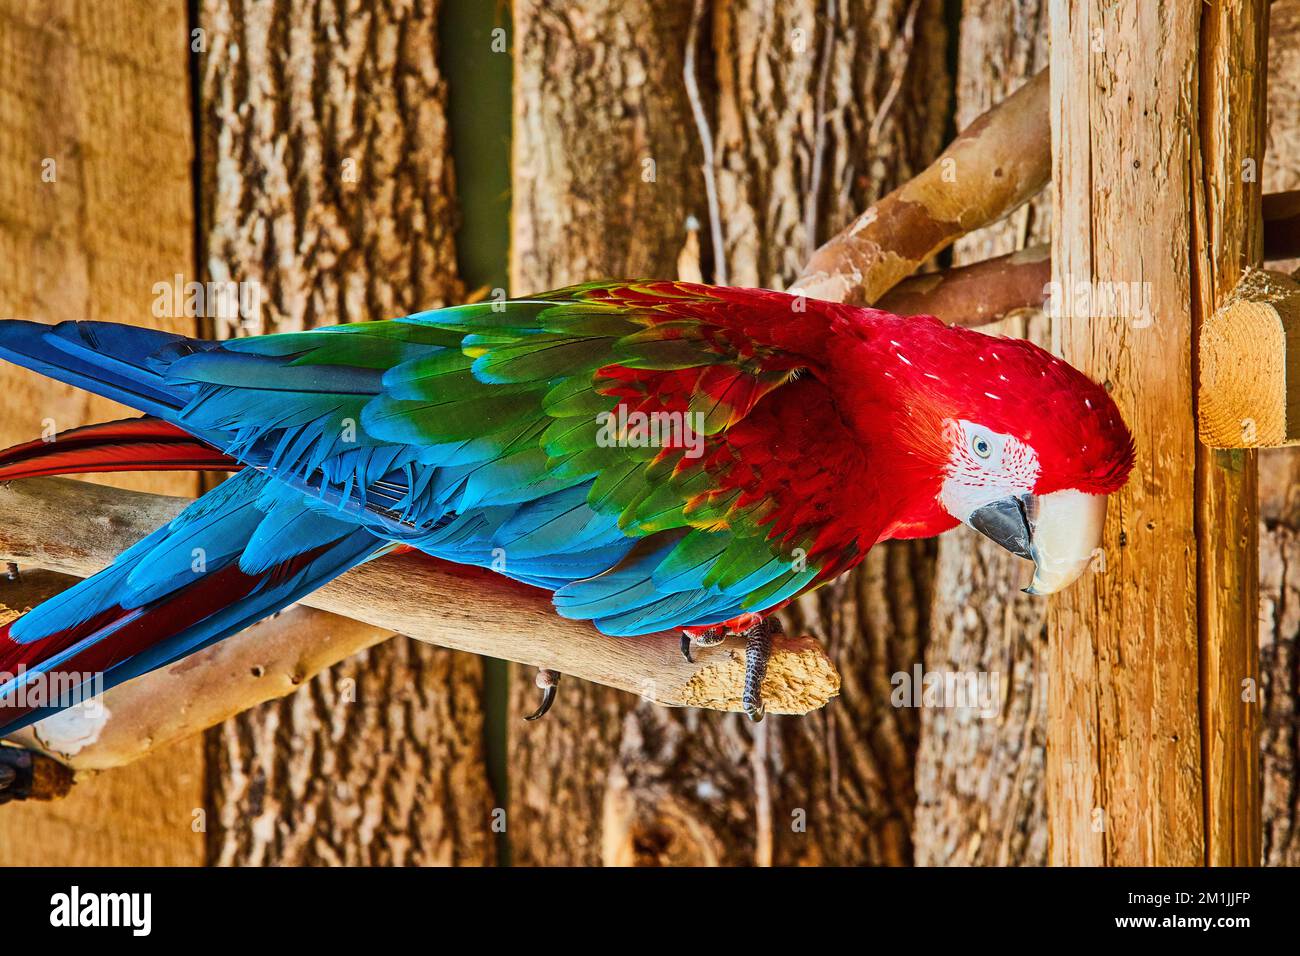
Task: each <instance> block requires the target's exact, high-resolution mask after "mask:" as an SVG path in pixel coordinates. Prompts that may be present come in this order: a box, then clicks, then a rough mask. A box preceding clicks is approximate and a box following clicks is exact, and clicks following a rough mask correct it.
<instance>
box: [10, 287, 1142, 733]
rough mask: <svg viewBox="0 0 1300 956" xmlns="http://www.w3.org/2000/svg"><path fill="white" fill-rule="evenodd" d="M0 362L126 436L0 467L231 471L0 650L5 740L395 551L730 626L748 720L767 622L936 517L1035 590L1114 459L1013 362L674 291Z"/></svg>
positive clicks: (863, 317)
mask: <svg viewBox="0 0 1300 956" xmlns="http://www.w3.org/2000/svg"><path fill="white" fill-rule="evenodd" d="M0 358H4V359H7V360H8V361H10V362H13V363H16V364H18V365H22V366H25V367H27V368H29V369H34V370H36V371H38V372H41V373H43V374H45V375H48V376H51V377H53V378H56V379H58V380H60V381H63V382H67V383H71V384H73V385H76V386H79V387H82V388H85V389H88V390H90V391H92V392H96V393H98V394H100V395H104V396H107V397H108V398H111V399H114V400H116V401H119V402H122V403H124V404H126V405H129V406H132V407H134V408H136V409H138V410H139V411H141V412H144V413H145V414H146V415H147V416H149V417H148V418H146V419H143V420H140V421H137V422H126V423H115V424H112V425H108V426H96V427H93V428H91V429H86V430H77V431H74V432H72V433H69V434H68V435H67V437H66V438H64V439H62V440H61V441H56V442H54V443H53V445H52V446H46V448H45V450H43V451H41V450H39V449H36V448H35V446H36V443H33V445H32V446H26V447H25V448H20V449H16V450H15V451H14V452H11V453H9V454H8V455H7V456H3V455H0V478H13V477H15V476H19V475H25V474H37V473H42V474H49V473H54V472H57V471H68V470H114V469H117V468H123V467H132V466H137V467H229V468H235V469H239V470H237V472H236V473H235V474H234V475H233V476H232V477H230V478H229V479H227V480H226V481H224V482H223V483H221V484H220V485H218V486H217V487H216V488H214V489H213V490H211V491H209V492H208V493H207V494H205V495H203V496H202V497H200V498H199V499H197V500H196V501H195V502H194V503H193V504H191V505H190V506H189V507H187V508H186V509H185V510H184V511H183V512H182V513H181V514H180V515H179V516H178V517H177V518H176V519H175V520H173V521H171V522H170V523H169V524H167V525H165V526H164V527H161V528H159V529H158V530H157V531H155V532H154V533H152V534H151V535H149V536H148V537H146V538H145V539H143V540H142V541H140V542H139V543H137V544H135V545H134V546H132V547H130V548H128V549H127V550H125V551H124V552H122V554H121V555H119V556H118V557H117V559H116V560H115V561H114V563H113V564H112V565H111V566H109V567H108V568H106V569H105V570H103V571H101V572H100V573H98V574H96V575H94V576H92V577H90V578H87V579H86V580H84V581H82V582H80V583H78V584H77V585H75V586H74V587H72V588H70V589H68V590H67V591H64V592H63V593H61V594H59V595H57V596H56V597H53V598H51V599H50V600H48V601H46V602H44V603H43V604H41V605H39V606H38V607H36V608H34V609H33V610H32V611H30V612H29V613H28V614H27V615H25V616H24V617H22V618H19V619H18V620H16V621H14V622H12V623H11V624H9V625H8V626H6V627H4V628H3V629H0V728H3V729H6V730H13V729H16V728H17V727H19V726H21V725H23V724H25V723H29V722H31V721H33V720H36V719H39V718H41V717H43V716H46V715H48V714H49V713H52V712H53V711H54V710H57V709H58V707H59V705H60V701H59V700H51V701H48V702H43V706H33V705H32V703H31V701H30V700H29V701H27V702H26V705H25V706H8V707H4V706H3V704H4V703H6V702H13V701H15V700H16V699H17V696H18V695H17V691H18V690H19V689H20V688H22V687H23V686H28V685H30V682H32V681H33V679H34V678H36V677H37V676H38V675H44V676H48V675H50V674H51V673H54V672H59V673H62V674H65V675H66V674H73V675H86V674H91V673H97V674H100V675H102V679H103V683H104V686H111V685H112V684H116V683H118V682H120V681H123V680H127V679H129V678H132V677H135V676H137V675H140V674H143V673H145V672H147V671H149V670H152V669H154V668H157V667H161V666H163V665H166V664H168V663H170V662H172V661H175V660H177V659H179V658H181V657H183V656H185V655H187V654H191V653H193V652H194V651H196V650H198V649H200V648H202V647H204V646H206V645H209V644H211V643H213V642H215V641H218V640H220V639H221V638H223V637H226V636H228V635H230V634H232V633H234V632H236V631H239V630H240V629H242V628H245V627H247V626H249V625H250V624H252V623H254V622H256V621H258V620H259V619H261V618H263V617H266V616H268V615H270V614H273V613H274V612H276V611H278V610H279V609H281V608H283V607H285V606H286V605H288V604H290V603H291V602H293V601H296V600H298V599H299V598H301V597H303V596H304V595H305V594H307V593H308V592H310V591H312V590H313V589H315V588H318V587H320V586H321V585H322V584H323V583H325V582H326V581H328V580H330V579H331V578H333V577H335V576H336V575H339V574H342V573H343V572H344V571H347V570H348V569H349V568H351V567H353V566H354V565H357V564H359V563H361V562H364V561H369V560H372V559H374V558H376V557H378V556H380V555H383V554H386V553H388V552H390V551H392V550H394V549H397V548H416V549H419V550H420V551H423V552H425V553H427V554H430V555H433V556H435V557H438V558H444V559H447V560H451V561H457V562H462V563H466V564H475V565H481V566H484V567H489V568H492V569H494V570H497V571H499V572H500V573H502V574H505V575H508V576H509V577H511V578H515V579H517V580H519V581H523V582H526V583H528V584H530V585H535V586H537V587H540V588H546V589H547V590H549V591H551V592H552V596H553V600H554V605H555V609H556V611H557V612H558V613H559V614H561V615H563V616H565V617H569V618H576V619H582V620H587V621H590V622H592V624H594V625H595V627H596V628H598V629H599V630H600V631H602V632H603V633H605V634H607V635H610V636H611V637H619V636H623V635H638V634H648V633H654V632H662V631H677V632H680V634H681V640H682V650H683V653H685V654H687V656H688V657H689V654H690V648H691V644H692V643H694V644H707V643H710V642H713V641H716V640H719V639H721V637H720V636H721V634H723V633H724V632H725V633H744V634H745V635H746V636H747V638H748V641H747V654H746V682H745V693H744V701H743V703H744V709H745V710H746V712H747V713H748V714H749V716H750V717H751V718H752V719H761V717H762V714H763V703H762V693H761V691H762V680H763V674H764V672H765V670H766V654H767V649H768V648H769V647H770V643H771V637H772V635H773V634H774V633H776V627H777V625H776V623H775V618H773V617H772V616H771V615H772V614H773V613H774V612H775V611H777V610H779V609H780V608H781V607H783V606H784V605H785V604H786V603H787V602H789V601H790V600H792V599H793V598H795V597H796V596H797V595H799V594H802V593H804V592H806V591H808V590H810V589H812V588H816V587H818V586H820V585H823V584H825V583H827V582H828V581H831V580H832V579H834V578H835V577H836V576H838V575H840V574H842V573H844V572H845V571H847V570H849V569H850V568H852V567H853V566H854V565H856V564H858V562H860V561H861V560H862V559H863V557H864V556H865V555H866V553H867V552H868V551H869V550H870V549H871V547H872V546H873V545H875V544H876V543H877V542H880V541H886V540H890V539H897V538H914V537H922V536H929V535H934V534H938V533H940V532H942V531H945V530H947V529H950V528H953V527H955V526H957V525H958V524H960V523H965V524H967V525H969V526H970V527H972V528H974V529H975V530H976V531H978V532H980V533H982V534H984V535H987V536H988V537H989V538H991V539H992V540H993V541H995V542H997V543H998V544H1000V545H1001V546H1003V547H1004V548H1006V549H1008V550H1009V551H1011V552H1013V553H1015V554H1017V555H1019V556H1020V557H1022V558H1025V559H1026V560H1028V561H1032V562H1033V565H1034V573H1033V578H1032V581H1031V582H1030V584H1029V586H1028V587H1027V588H1026V590H1028V591H1029V592H1031V593H1035V594H1046V593H1050V592H1053V591H1056V590H1059V589H1060V588H1062V587H1064V586H1066V585H1067V584H1069V583H1070V582H1071V581H1073V580H1074V579H1075V578H1076V577H1078V576H1079V575H1080V574H1081V573H1082V571H1083V570H1084V568H1085V567H1086V566H1087V564H1088V562H1089V560H1090V559H1091V557H1092V556H1093V554H1094V549H1096V548H1097V547H1098V546H1099V544H1100V538H1101V533H1102V524H1103V518H1104V514H1105V507H1106V499H1107V496H1108V495H1110V494H1112V493H1114V492H1115V491H1117V490H1118V489H1119V488H1120V487H1121V486H1122V485H1123V484H1124V482H1125V480H1126V479H1127V476H1128V474H1129V471H1130V469H1131V468H1132V465H1133V457H1134V449H1133V441H1132V438H1131V436H1130V434H1129V431H1128V429H1127V427H1126V426H1125V424H1124V421H1123V419H1122V417H1121V415H1120V412H1119V410H1118V409H1117V408H1116V405H1115V403H1114V402H1113V401H1112V400H1111V398H1110V396H1109V395H1108V394H1107V393H1106V390H1105V389H1104V388H1102V387H1101V386H1100V385H1098V384H1096V383H1094V382H1092V381H1091V380H1089V379H1088V378H1087V377H1086V376H1084V375H1083V374H1082V373H1080V372H1079V371H1077V370H1076V369H1074V368H1072V367H1071V366H1069V365H1068V364H1066V363H1065V362H1064V361H1062V360H1061V359H1059V358H1057V357H1054V356H1053V355H1051V354H1050V353H1048V352H1046V351H1044V350H1043V349H1041V348H1038V347H1037V346H1035V345H1033V344H1031V343H1029V342H1025V341H1020V340H1015V339H1008V338H1003V337H995V336H991V335H986V334H982V333H980V332H977V331H973V330H970V329H965V328H958V327H948V326H945V325H944V324H942V323H941V322H940V321H939V320H938V319H935V318H933V317H928V316H914V317H910V318H903V317H899V316H895V315H891V314H889V313H886V312H882V311H878V310H875V309H870V308H858V307H853V306H848V305H841V304H835V303H829V302H822V301H818V300H813V299H805V298H803V297H799V296H792V295H787V294H784V293H780V292H773V291H766V290H757V289H739V288H727V287H711V286H706V285H698V284H691V283H685V282H668V281H663V282H658V281H645V282H602V283H594V284H588V285H583V286H577V287H574V288H569V289H563V290H560V291H556V292H551V293H547V294H543V295H537V296H533V297H530V298H523V299H516V300H510V301H504V302H502V301H496V302H482V303H478V304H473V305H461V306H455V307H450V308H442V309H435V310H432V311H425V312H417V313H415V314H413V315H408V316H406V317H404V318H399V319H392V320H388V321H379V322H366V323H357V324H348V325H339V326H334V327H328V328H321V329H315V330H311V331H304V332H290V333H284V334H275V335H262V336H253V337H248V338H238V339H232V340H227V341H204V340H200V339H194V338H188V337H186V336H183V335H176V334H172V333H169V332H162V331H156V330H151V329H144V328H136V327H132V326H129V325H117V324H112V323H105V322H64V323H61V324H58V325H53V326H49V325H42V324H38V323H33V322H26V321H17V320H11V321H4V322H0ZM413 599H414V598H413ZM543 683H545V682H543ZM550 684H551V686H550V687H549V688H548V690H547V695H546V698H545V700H544V702H543V707H542V708H539V710H544V708H545V707H546V706H549V703H550V700H551V698H552V697H553V690H554V681H551V682H550ZM534 716H537V715H534Z"/></svg>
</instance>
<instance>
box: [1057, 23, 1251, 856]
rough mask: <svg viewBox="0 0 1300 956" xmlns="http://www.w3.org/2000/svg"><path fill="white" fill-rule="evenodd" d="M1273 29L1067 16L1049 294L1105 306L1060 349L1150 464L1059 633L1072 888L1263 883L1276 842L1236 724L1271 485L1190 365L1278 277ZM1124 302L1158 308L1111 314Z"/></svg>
mask: <svg viewBox="0 0 1300 956" xmlns="http://www.w3.org/2000/svg"><path fill="white" fill-rule="evenodd" d="M1263 16H1264V3H1263V2H1262V0H1250V2H1211V3H1207V4H1191V5H1187V4H1181V3H1174V2H1153V3H1150V4H1122V5H1114V4H1110V3H1108V2H1105V0H1082V2H1072V0H1053V3H1052V8H1051V28H1052V37H1053V44H1052V66H1051V69H1052V93H1051V101H1052V107H1051V114H1052V136H1053V169H1052V172H1053V176H1052V178H1053V184H1054V185H1053V205H1054V223H1053V271H1052V276H1053V280H1054V281H1056V282H1058V283H1060V287H1061V288H1063V289H1071V288H1077V286H1078V284H1079V283H1085V284H1086V285H1087V287H1088V288H1089V289H1090V290H1091V291H1092V292H1093V293H1094V299H1093V302H1094V305H1093V306H1092V307H1090V308H1088V309H1083V310H1079V309H1073V308H1066V309H1063V310H1062V311H1061V314H1060V315H1058V316H1057V317H1056V325H1055V329H1054V337H1055V340H1056V343H1055V344H1057V346H1058V348H1059V351H1060V353H1061V354H1062V355H1063V356H1064V357H1065V358H1066V359H1067V360H1068V361H1070V362H1072V363H1073V364H1075V365H1076V366H1078V367H1080V368H1082V369H1083V370H1085V371H1086V372H1088V373H1089V374H1091V375H1092V376H1094V377H1095V378H1097V379H1098V380H1100V381H1103V382H1105V383H1106V384H1107V386H1108V388H1110V390H1111V392H1112V394H1113V395H1114V396H1115V398H1116V400H1117V402H1118V403H1119V404H1120V406H1121V408H1122V410H1123V412H1124V414H1125V417H1126V420H1127V421H1128V422H1129V424H1130V425H1131V427H1132V428H1133V431H1134V435H1135V439H1136V444H1137V452H1138V463H1137V467H1136V469H1135V470H1134V473H1133V476H1132V478H1131V479H1130V480H1129V483H1128V486H1127V487H1126V488H1125V490H1124V491H1123V493H1122V494H1120V495H1119V496H1118V498H1117V500H1116V501H1115V502H1114V506H1113V507H1112V508H1111V514H1110V518H1109V522H1108V528H1107V535H1106V539H1105V541H1106V545H1105V552H1104V554H1103V556H1102V557H1103V558H1104V572H1103V573H1097V574H1093V575H1092V576H1090V577H1089V578H1086V579H1085V580H1083V581H1081V582H1079V584H1078V585H1076V586H1075V587H1074V588H1073V589H1071V590H1070V591H1068V592H1067V593H1065V594H1063V595H1062V596H1061V597H1060V598H1059V599H1058V600H1057V601H1056V603H1055V604H1054V605H1053V606H1052V608H1051V612H1050V614H1049V645H1050V648H1049V658H1050V695H1049V721H1048V807H1049V821H1050V831H1051V838H1050V843H1051V848H1050V859H1051V860H1052V862H1054V863H1058V864H1083V865H1097V864H1112V865H1153V864H1155V865H1167V864H1201V863H1204V862H1207V861H1208V862H1216V863H1220V862H1248V861H1249V859H1250V858H1251V850H1250V845H1249V844H1250V843H1251V839H1252V832H1253V834H1255V839H1256V840H1257V834H1258V797H1257V794H1255V793H1254V792H1253V790H1254V789H1257V788H1256V787H1255V786H1254V785H1255V784H1257V782H1258V781H1257V777H1254V776H1253V770H1252V766H1253V763H1254V761H1255V760H1256V759H1257V756H1256V755H1255V744H1254V740H1253V739H1251V738H1250V737H1249V728H1250V721H1251V719H1252V718H1251V713H1252V712H1253V711H1252V710H1251V708H1243V707H1241V706H1240V700H1241V692H1242V686H1241V681H1243V680H1249V679H1250V676H1251V674H1252V673H1253V671H1251V670H1250V667H1251V662H1250V657H1251V653H1250V651H1251V648H1252V647H1253V642H1254V640H1255V627H1254V622H1255V614H1256V608H1255V600H1256V587H1257V573H1256V569H1255V565H1256V561H1257V554H1256V542H1255V522H1254V501H1255V497H1254V490H1255V484H1254V461H1253V459H1251V458H1248V457H1238V458H1235V459H1232V458H1230V459H1226V460H1224V459H1217V458H1215V457H1214V456H1213V455H1212V454H1211V453H1209V452H1208V451H1207V450H1205V449H1204V448H1203V447H1200V446H1198V444H1197V442H1196V421H1195V390H1194V381H1195V379H1194V374H1193V371H1194V370H1193V356H1194V354H1195V353H1194V343H1195V340H1196V336H1197V334H1198V332H1199V328H1200V325H1201V322H1202V319H1203V318H1205V317H1208V316H1209V315H1210V314H1211V313H1212V312H1213V306H1214V305H1216V304H1217V303H1218V302H1219V301H1220V300H1221V298H1222V297H1223V296H1226V294H1227V292H1228V291H1229V290H1230V289H1231V287H1232V285H1233V284H1234V283H1235V282H1236V279H1237V277H1238V276H1239V275H1240V273H1241V270H1242V267H1243V265H1246V264H1249V263H1250V262H1252V261H1254V258H1256V257H1257V256H1258V254H1259V246H1258V243H1257V241H1256V240H1257V236H1258V222H1259V214H1258V203H1259V198H1258V186H1257V185H1255V184H1254V183H1248V182H1243V178H1244V177H1242V176H1241V170H1242V169H1243V166H1242V163H1243V161H1244V160H1246V159H1251V160H1253V162H1254V163H1255V164H1256V166H1258V164H1259V162H1260V160H1261V159H1262V156H1261V153H1262V139H1261V131H1262V127H1261V118H1262V113H1261V104H1260V94H1261V92H1262V91H1261V90H1260V88H1259V85H1258V84H1259V80H1260V78H1261V77H1262V75H1263V71H1262V69H1251V70H1243V69H1241V64H1243V63H1249V64H1260V63H1262V62H1263V59H1264V51H1263V48H1262V37H1263V28H1262V26H1261V22H1260V21H1261V18H1262V17H1263ZM1189 91H1191V92H1190V93H1189ZM1189 251H1190V253H1191V255H1190V262H1189ZM1103 283H1105V284H1107V285H1103ZM1111 283H1121V284H1124V285H1123V286H1122V287H1120V288H1121V289H1126V290H1127V292H1128V293H1129V294H1130V296H1132V295H1137V296H1139V297H1140V299H1139V300H1138V301H1137V302H1135V303H1134V302H1132V301H1131V300H1130V306H1129V307H1128V308H1125V307H1123V306H1121V305H1117V304H1116V302H1117V300H1116V299H1113V298H1112V299H1110V304H1108V305H1106V306H1104V307H1100V308H1098V307H1097V306H1096V304H1095V303H1096V302H1097V300H1098V298H1102V296H1101V295H1099V294H1100V293H1107V295H1106V296H1105V297H1106V298H1110V297H1109V293H1113V292H1115V291H1117V287H1116V286H1114V285H1109V284H1111ZM1135 306H1136V307H1135ZM1252 828H1253V829H1252ZM1255 852H1256V854H1257V850H1256V851H1255Z"/></svg>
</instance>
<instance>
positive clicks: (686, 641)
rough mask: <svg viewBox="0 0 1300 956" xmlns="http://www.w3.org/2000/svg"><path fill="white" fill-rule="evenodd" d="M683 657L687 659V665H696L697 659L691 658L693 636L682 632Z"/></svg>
mask: <svg viewBox="0 0 1300 956" xmlns="http://www.w3.org/2000/svg"><path fill="white" fill-rule="evenodd" d="M682 657H684V658H686V663H688V664H694V663H695V658H693V657H691V635H689V634H687V633H686V632H685V631H682Z"/></svg>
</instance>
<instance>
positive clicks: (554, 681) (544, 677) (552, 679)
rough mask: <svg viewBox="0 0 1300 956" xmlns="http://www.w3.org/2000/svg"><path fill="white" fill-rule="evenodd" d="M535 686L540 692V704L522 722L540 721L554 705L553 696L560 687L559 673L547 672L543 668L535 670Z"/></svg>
mask: <svg viewBox="0 0 1300 956" xmlns="http://www.w3.org/2000/svg"><path fill="white" fill-rule="evenodd" d="M536 683H537V686H538V687H540V688H541V690H542V702H541V704H539V705H538V707H537V709H536V710H535V711H533V712H532V713H531V714H529V715H528V716H527V717H525V718H524V720H540V719H541V718H542V717H545V716H546V712H547V711H548V710H550V709H551V705H552V704H553V703H555V695H556V693H557V691H558V690H559V686H560V672H559V671H553V670H549V669H548V668H545V667H539V668H538V669H537V681H536Z"/></svg>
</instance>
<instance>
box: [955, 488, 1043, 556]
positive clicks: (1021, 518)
mask: <svg viewBox="0 0 1300 956" xmlns="http://www.w3.org/2000/svg"><path fill="white" fill-rule="evenodd" d="M1030 497H1031V496H1030V495H1018V496H1016V497H1015V498H1003V499H1001V500H1000V501H994V502H992V503H991V504H987V505H984V507H982V508H976V509H975V510H974V511H973V512H971V516H970V517H969V518H968V519H966V523H967V524H969V525H970V526H971V527H972V528H974V529H975V530H976V531H978V532H979V533H980V534H982V535H984V536H985V537H986V538H988V539H989V540H990V541H992V542H994V543H995V544H999V545H1001V546H1002V547H1004V548H1006V549H1007V550H1008V551H1010V552H1011V553H1012V554H1015V555H1019V556H1020V557H1022V558H1024V559H1025V560H1026V561H1032V560H1034V554H1033V550H1032V548H1033V533H1032V532H1031V531H1030V530H1029V515H1028V514H1027V513H1026V511H1025V504H1026V501H1027V499H1029V498H1030Z"/></svg>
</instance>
